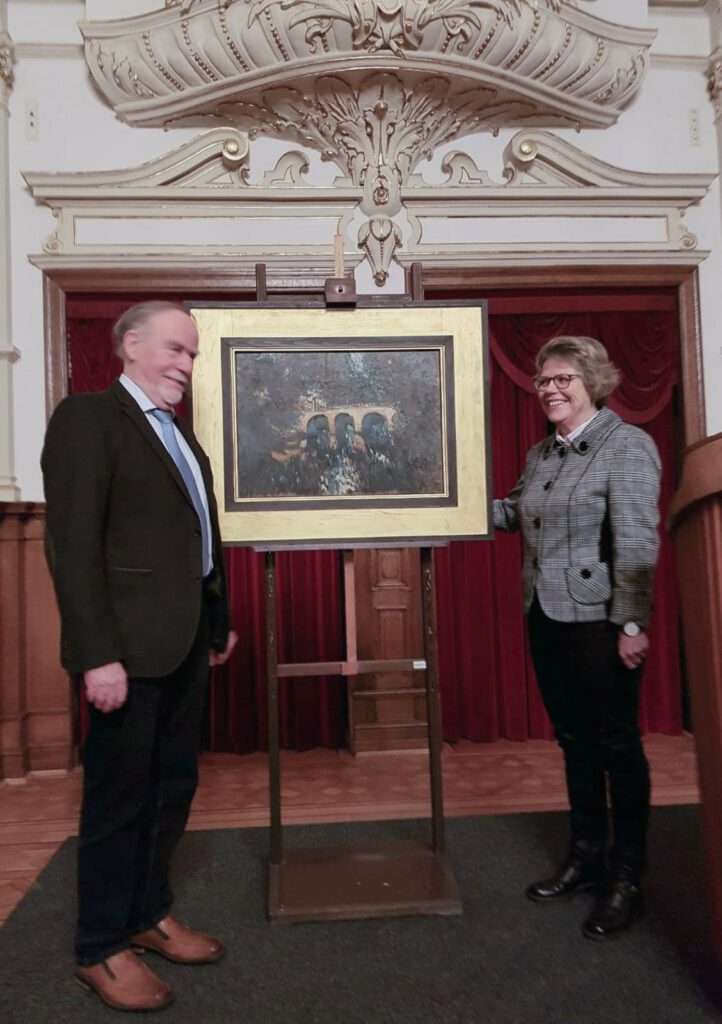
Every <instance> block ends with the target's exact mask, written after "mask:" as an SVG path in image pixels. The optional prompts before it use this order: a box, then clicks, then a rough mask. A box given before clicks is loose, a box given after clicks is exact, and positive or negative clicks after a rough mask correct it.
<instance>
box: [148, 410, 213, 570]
mask: <svg viewBox="0 0 722 1024" xmlns="http://www.w3.org/2000/svg"><path fill="white" fill-rule="evenodd" d="M153 415H154V416H155V418H156V419H157V420H158V422H159V423H160V425H161V429H162V431H163V443H164V444H165V446H166V448H167V449H168V454H169V455H170V457H171V458H172V459H173V461H174V462H175V464H176V466H177V467H178V472H179V473H180V475H181V476H182V477H183V483H184V484H185V485H186V488H187V490H188V494H189V495H190V499H191V501H192V502H193V508H194V509H195V510H196V515H197V516H198V519H199V520H200V524H201V540H202V556H201V557H202V566H203V575H204V576H205V573H206V566H207V565H208V564H209V560H210V559H209V555H210V549H211V545H210V537H209V535H208V522H207V520H206V510H205V509H204V508H203V502H202V501H201V496H200V492H199V490H198V485H197V483H196V480H195V477H194V476H193V470H192V469H191V467H190V466H189V465H188V460H187V459H186V457H185V455H184V454H183V452H182V451H181V450H180V446H179V444H178V439H177V438H176V436H175V430H174V429H173V413H172V412H169V411H168V410H167V409H153Z"/></svg>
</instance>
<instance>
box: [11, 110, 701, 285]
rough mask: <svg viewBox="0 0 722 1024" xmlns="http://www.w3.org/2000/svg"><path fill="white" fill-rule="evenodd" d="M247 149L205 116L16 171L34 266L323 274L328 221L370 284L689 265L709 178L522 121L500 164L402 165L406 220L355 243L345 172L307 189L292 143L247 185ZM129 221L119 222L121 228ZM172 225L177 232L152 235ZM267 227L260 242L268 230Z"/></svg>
mask: <svg viewBox="0 0 722 1024" xmlns="http://www.w3.org/2000/svg"><path fill="white" fill-rule="evenodd" d="M246 145H247V139H246V136H245V135H243V133H240V132H238V131H237V130H234V129H221V128H218V129H213V130H211V131H209V132H206V133H204V134H203V135H201V136H199V137H198V138H196V139H193V140H191V141H189V142H188V143H185V144H184V145H182V146H179V147H178V148H177V149H175V150H173V151H172V152H170V153H168V154H167V155H166V156H164V157H161V158H159V159H157V160H155V161H151V162H150V163H147V164H144V165H142V166H141V167H138V168H131V169H128V170H122V171H104V172H96V173H90V174H88V173H77V174H39V173H37V172H33V173H28V174H26V175H25V180H26V181H27V183H28V185H29V186H30V190H31V192H32V194H33V196H34V197H35V198H36V199H37V200H39V201H41V202H44V203H45V204H46V205H47V206H49V207H50V209H51V210H52V211H53V213H54V214H55V217H56V218H57V225H56V229H55V231H54V232H53V234H52V235H51V236H50V237H49V238H48V239H47V240H46V242H45V244H44V247H43V248H44V251H45V255H44V256H37V257H34V258H33V262H34V263H35V264H36V265H38V266H42V267H46V266H68V267H70V266H73V267H75V266H83V265H87V263H88V262H89V261H92V262H93V265H95V266H98V267H101V266H103V265H114V264H115V265H117V263H118V261H119V260H121V259H122V261H123V263H124V264H127V265H129V266H135V267H146V266H149V267H150V266H153V265H155V266H157V265H158V263H159V262H160V263H162V264H163V265H164V266H173V265H188V263H189V262H190V263H192V264H195V265H198V266H201V265H203V262H204V261H206V262H209V263H213V264H214V265H215V266H217V265H218V264H219V261H220V262H222V263H223V264H224V265H227V266H229V267H236V268H238V269H239V271H240V270H241V269H242V268H246V269H248V268H252V267H253V264H254V263H255V262H258V261H259V260H263V261H264V262H266V263H267V264H268V265H269V271H270V272H272V273H275V274H279V273H282V272H287V273H298V272H301V271H303V270H305V269H306V268H307V267H308V266H309V265H312V266H314V267H318V268H321V269H322V270H323V271H324V272H326V273H327V274H328V275H329V276H331V274H332V273H333V265H334V261H333V236H334V234H335V233H336V232H337V231H339V232H341V233H342V234H343V236H344V248H345V259H346V264H347V266H348V267H352V266H354V265H355V264H356V263H357V262H358V260H359V258H360V253H359V249H361V252H362V253H363V254H364V255H365V257H366V259H367V260H368V262H369V265H370V269H371V273H372V275H373V276H374V277H375V279H376V281H377V282H382V281H383V280H385V275H387V274H388V272H389V268H390V264H391V261H392V260H396V261H397V262H399V263H401V264H402V265H408V264H409V263H411V262H413V261H416V260H421V261H426V262H428V263H431V264H433V265H435V266H444V265H447V266H463V265H466V266H468V265H487V266H491V265H504V264H509V265H515V266H526V265H529V266H532V265H543V264H546V265H549V263H569V262H575V261H576V262H577V263H584V264H590V263H595V262H597V263H617V264H627V265H630V266H634V265H637V264H639V263H650V262H656V263H664V262H673V263H675V264H680V263H690V264H695V263H698V262H700V261H701V260H702V259H704V257H705V256H706V255H707V254H706V253H705V252H703V251H700V250H699V249H698V248H697V240H696V239H695V238H694V237H693V235H692V234H691V233H690V232H689V231H688V230H687V228H686V227H685V224H684V221H683V215H684V211H685V210H686V209H687V208H688V207H689V206H691V205H693V204H695V203H697V202H699V201H700V200H701V199H702V198H703V196H704V195H705V194H706V192H707V190H708V188H709V186H710V184H711V183H712V181H713V180H714V176H713V175H704V174H685V175H673V174H645V173H640V172H635V171H628V170H625V169H623V168H618V167H614V166H612V165H610V164H606V163H604V162H603V161H600V160H597V159H596V158H594V157H592V156H590V155H589V154H587V153H584V152H583V151H582V150H580V149H578V148H577V147H575V146H572V145H570V144H569V143H567V142H563V141H562V140H560V139H558V138H557V137H556V136H554V135H553V134H551V133H549V132H545V131H535V130H527V131H522V132H519V133H518V134H517V135H516V136H515V137H514V138H513V139H512V140H511V142H510V144H509V145H508V146H507V147H506V149H505V150H504V153H503V157H502V160H501V161H500V170H499V172H498V173H497V174H490V173H489V172H487V171H485V170H482V169H480V168H478V167H477V165H476V164H475V162H474V161H473V160H472V158H471V157H470V156H469V155H468V154H465V153H461V152H455V153H450V154H448V155H447V157H446V159H445V161H444V164H443V167H444V170H445V173H446V175H447V179H446V181H444V182H443V183H442V184H440V185H429V184H427V183H426V182H425V181H424V180H423V178H422V177H421V176H420V175H418V174H414V175H412V176H411V177H410V179H409V183H408V184H406V185H404V186H403V187H402V188H401V191H400V197H401V202H402V204H403V210H402V214H403V216H400V217H397V218H393V219H392V218H386V219H385V220H384V219H383V218H381V217H378V218H372V219H371V220H369V221H368V223H367V224H366V225H364V226H363V227H362V229H361V234H360V238H358V239H355V238H354V234H353V231H354V230H355V229H353V228H352V224H353V221H354V207H355V204H356V203H357V201H358V190H357V189H356V187H355V186H354V185H353V183H352V182H351V181H350V180H349V179H348V178H340V179H338V180H337V181H336V182H335V183H334V185H332V186H327V187H323V188H318V187H312V186H311V185H309V184H308V182H307V181H306V180H305V177H304V175H305V172H306V170H307V158H306V157H305V155H304V154H303V153H300V152H298V151H291V152H289V153H286V154H285V155H284V156H282V157H281V158H280V160H279V161H278V163H277V165H276V167H275V168H274V169H273V170H271V171H268V172H266V173H265V174H262V175H261V176H260V180H259V181H258V183H251V182H249V180H248V175H247V174H246V173H245V159H246ZM229 162H230V165H229ZM404 211H406V212H404ZM129 221H130V222H132V228H130V227H129V228H128V230H127V231H126V232H125V235H124V236H123V237H119V236H118V232H120V235H121V236H122V235H123V229H124V228H125V225H126V223H127V222H129ZM179 222H180V223H181V224H182V225H185V227H182V228H181V229H180V230H179V229H177V227H174V225H177V224H178V223H179ZM520 225H523V231H521V230H520V228H519V226H520ZM572 225H573V226H574V231H573V232H572V231H570V229H569V226H572ZM462 226H463V229H464V230H463V231H462V230H461V227H462ZM171 229H172V236H173V238H175V239H176V241H164V235H163V233H164V232H168V231H171ZM271 229H272V230H273V231H274V232H275V233H276V234H275V237H276V241H275V242H273V243H271V242H269V238H268V236H267V234H266V232H267V231H268V230H271ZM284 232H285V234H284ZM515 232H516V235H515V234H514V233H515ZM550 232H551V237H550V234H549V233H550ZM143 238H145V239H146V240H145V241H142V240H140V239H143ZM178 238H183V239H184V241H182V242H179V241H177V239H178ZM189 238H193V239H194V240H193V241H188V239H189Z"/></svg>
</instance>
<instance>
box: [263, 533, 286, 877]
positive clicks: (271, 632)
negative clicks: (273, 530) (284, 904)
mask: <svg viewBox="0 0 722 1024" xmlns="http://www.w3.org/2000/svg"><path fill="white" fill-rule="evenodd" d="M266 683H267V687H268V780H269V787H270V793H269V802H270V808H271V864H280V863H281V857H282V844H281V752H280V743H279V732H278V727H279V726H278V644H277V637H276V560H275V555H274V553H273V552H272V551H267V552H266Z"/></svg>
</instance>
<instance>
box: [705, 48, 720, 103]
mask: <svg viewBox="0 0 722 1024" xmlns="http://www.w3.org/2000/svg"><path fill="white" fill-rule="evenodd" d="M707 88H708V91H709V94H710V98H711V100H712V103H713V104H714V113H715V119H718V118H719V117H720V115H722V101H721V100H720V97H722V48H720V47H718V48H717V49H716V50H715V51H714V52H713V53H712V55H711V56H710V59H709V67H708V69H707Z"/></svg>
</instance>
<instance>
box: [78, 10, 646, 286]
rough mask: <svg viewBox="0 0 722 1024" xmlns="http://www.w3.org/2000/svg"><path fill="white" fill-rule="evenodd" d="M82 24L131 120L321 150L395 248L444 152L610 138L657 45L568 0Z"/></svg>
mask: <svg viewBox="0 0 722 1024" xmlns="http://www.w3.org/2000/svg"><path fill="white" fill-rule="evenodd" d="M582 2H585V3H588V2H589V0H582ZM81 29H82V31H83V35H84V37H85V47H86V58H87V61H88V65H89V67H90V70H91V72H92V74H93V76H94V78H95V80H96V81H97V83H98V85H99V86H100V88H101V90H102V91H103V93H104V94H105V96H106V97H107V99H108V100H109V102H110V103H112V105H113V107H114V108H115V111H116V113H117V114H118V116H119V117H121V118H122V119H123V120H125V121H127V122H128V123H129V124H132V125H163V126H169V125H173V124H209V123H210V124H213V125H224V126H228V127H236V128H240V129H243V130H245V131H247V132H248V133H249V135H250V137H251V138H253V136H254V135H256V134H259V133H263V134H266V135H272V136H276V137H279V138H284V139H289V140H291V141H294V142H296V143H300V144H302V145H304V146H308V147H310V148H311V149H314V150H316V151H318V152H319V153H320V154H321V157H322V159H324V160H328V161H332V162H334V163H335V164H336V165H337V166H338V167H339V168H340V169H341V171H342V173H343V175H344V176H345V177H346V178H347V180H348V181H350V182H351V183H352V185H353V186H355V187H356V188H358V189H359V191H360V193H361V194H360V211H361V213H362V214H363V215H364V216H365V217H366V218H368V222H367V224H366V226H365V227H364V228H362V236H363V237H361V236H360V244H363V241H364V238H366V239H367V237H370V236H373V237H377V238H383V239H389V240H394V244H393V248H395V247H396V242H395V239H396V237H397V234H398V232H397V231H396V228H395V227H394V226H393V224H392V221H391V218H394V217H395V216H396V215H397V214H399V213H400V212H401V210H402V189H403V187H404V186H405V185H406V184H407V183H408V182H409V180H410V178H411V176H412V175H413V172H414V170H415V169H416V167H417V165H418V164H419V163H420V162H421V161H422V160H424V159H427V158H428V157H430V156H431V154H432V153H433V151H434V149H435V148H436V147H438V146H440V145H442V144H444V143H447V142H448V141H449V140H451V139H453V138H456V137H459V136H463V135H468V134H470V133H473V132H479V131H483V130H490V131H492V132H496V131H498V129H499V128H500V127H503V126H512V125H513V126H535V127H542V126H544V127H548V126H553V125H559V126H566V127H570V126H572V127H575V128H592V127H594V128H606V127H608V126H609V125H612V124H614V123H615V121H616V120H617V118H618V117H619V114H620V111H621V109H622V108H623V107H624V105H625V104H626V103H628V102H629V101H630V100H631V98H632V97H633V96H634V95H635V93H636V92H637V91H638V90H639V88H640V86H641V84H642V81H643V79H644V76H645V72H646V69H647V64H648V55H649V48H650V46H651V44H652V41H653V39H654V32H653V31H650V30H647V29H633V28H626V27H623V26H621V25H615V24H612V23H610V22H607V21H603V20H601V19H600V18H596V17H594V16H593V15H591V14H589V13H587V12H586V11H583V10H581V9H580V8H578V7H577V6H576V4H573V3H572V2H565V0H321V2H319V3H317V2H311V0H166V6H165V8H164V9H162V10H159V11H156V12H154V13H150V14H145V15H141V16H139V17H133V18H121V19H116V20H113V21H103V22H87V23H84V24H83V25H81ZM369 233H370V235H369ZM381 280H385V273H384V274H382V275H381Z"/></svg>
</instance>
